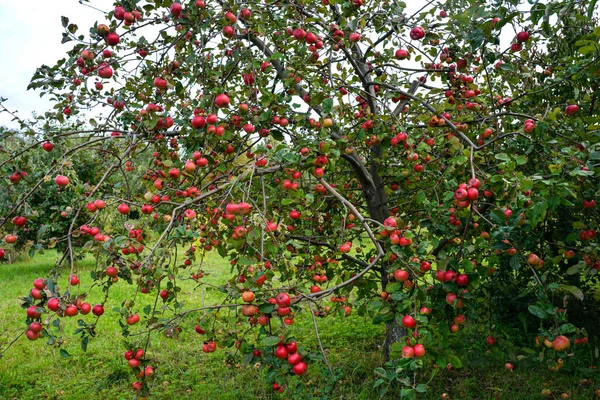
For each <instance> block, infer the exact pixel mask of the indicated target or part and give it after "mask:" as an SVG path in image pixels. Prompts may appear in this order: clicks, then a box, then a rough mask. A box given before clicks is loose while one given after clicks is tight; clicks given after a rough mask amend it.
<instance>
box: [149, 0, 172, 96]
mask: <svg viewBox="0 0 600 400" xmlns="http://www.w3.org/2000/svg"><path fill="white" fill-rule="evenodd" d="M173 4H177V3H173ZM154 86H155V87H157V88H159V89H160V90H166V89H167V81H166V80H164V79H163V78H160V77H157V78H154Z"/></svg>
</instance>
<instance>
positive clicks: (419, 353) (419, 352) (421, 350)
mask: <svg viewBox="0 0 600 400" xmlns="http://www.w3.org/2000/svg"><path fill="white" fill-rule="evenodd" d="M424 355H425V346H423V345H422V344H421V343H418V344H415V357H417V358H421V357H423V356H424Z"/></svg>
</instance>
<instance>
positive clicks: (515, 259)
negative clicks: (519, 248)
mask: <svg viewBox="0 0 600 400" xmlns="http://www.w3.org/2000/svg"><path fill="white" fill-rule="evenodd" d="M509 264H510V267H511V268H512V269H514V270H519V269H521V256H520V255H519V254H515V255H513V256H512V257H511V258H510V261H509Z"/></svg>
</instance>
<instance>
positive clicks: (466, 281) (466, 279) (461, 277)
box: [456, 274, 469, 286]
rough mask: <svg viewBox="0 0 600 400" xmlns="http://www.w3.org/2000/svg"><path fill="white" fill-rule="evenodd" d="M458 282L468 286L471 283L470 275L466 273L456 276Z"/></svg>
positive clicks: (460, 284)
mask: <svg viewBox="0 0 600 400" xmlns="http://www.w3.org/2000/svg"><path fill="white" fill-rule="evenodd" d="M456 284H457V285H458V286H467V285H468V284H469V277H468V276H467V275H465V274H460V275H458V276H457V277H456Z"/></svg>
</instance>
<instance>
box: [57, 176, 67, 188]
mask: <svg viewBox="0 0 600 400" xmlns="http://www.w3.org/2000/svg"><path fill="white" fill-rule="evenodd" d="M54 181H55V182H56V184H57V185H58V186H62V187H64V186H67V185H68V184H69V178H67V177H66V176H64V175H58V176H57V177H56V178H55V179H54Z"/></svg>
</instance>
